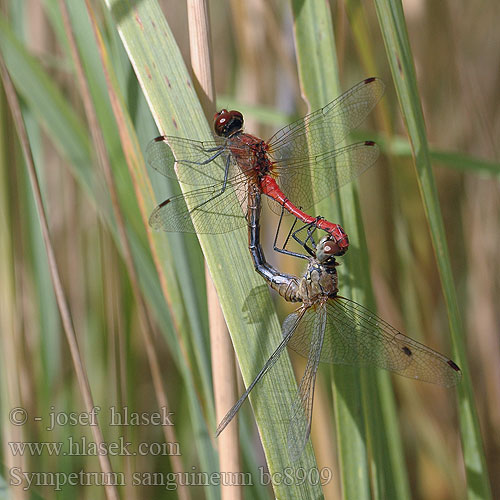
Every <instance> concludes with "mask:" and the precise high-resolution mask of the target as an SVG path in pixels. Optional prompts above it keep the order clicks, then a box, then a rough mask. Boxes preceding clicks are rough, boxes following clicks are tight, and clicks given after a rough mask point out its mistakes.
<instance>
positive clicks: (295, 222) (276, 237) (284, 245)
mask: <svg viewBox="0 0 500 500" xmlns="http://www.w3.org/2000/svg"><path fill="white" fill-rule="evenodd" d="M284 212H285V207H284V206H282V207H281V215H280V220H279V222H278V228H277V229H276V234H275V235H274V243H273V248H274V250H275V251H276V252H279V253H282V254H284V255H292V256H293V257H299V258H300V259H308V257H307V255H303V254H301V253H297V252H292V251H291V250H287V249H286V246H287V245H288V241H289V240H290V235H291V234H292V231H293V229H294V227H295V224H297V221H298V219H297V218H295V220H294V222H293V224H292V227H291V228H290V231H289V232H288V236H287V237H286V239H285V242H284V243H283V246H282V247H281V248H280V247H278V245H277V241H278V234H279V231H280V227H281V221H282V220H283V214H284Z"/></svg>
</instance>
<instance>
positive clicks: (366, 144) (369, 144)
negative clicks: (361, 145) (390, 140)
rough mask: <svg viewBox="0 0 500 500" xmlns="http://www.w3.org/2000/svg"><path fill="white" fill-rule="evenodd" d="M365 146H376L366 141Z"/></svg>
mask: <svg viewBox="0 0 500 500" xmlns="http://www.w3.org/2000/svg"><path fill="white" fill-rule="evenodd" d="M365 146H375V143H374V142H373V141H365Z"/></svg>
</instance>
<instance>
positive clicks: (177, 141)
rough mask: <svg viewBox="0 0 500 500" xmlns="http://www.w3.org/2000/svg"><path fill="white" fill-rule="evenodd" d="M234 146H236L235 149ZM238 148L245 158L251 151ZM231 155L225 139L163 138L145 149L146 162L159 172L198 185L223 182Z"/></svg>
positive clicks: (157, 139)
mask: <svg viewBox="0 0 500 500" xmlns="http://www.w3.org/2000/svg"><path fill="white" fill-rule="evenodd" d="M235 147H236V146H233V149H234V148H235ZM237 148H238V150H239V151H238V153H239V154H240V155H241V156H242V157H244V156H245V154H246V153H247V152H248V151H247V150H248V148H245V146H243V145H240V146H237ZM242 148H244V151H243V150H241V149H242ZM228 156H229V150H228V149H227V147H226V139H224V138H221V137H214V140H213V141H203V142H202V141H192V140H190V139H184V138H182V137H173V136H160V137H157V138H156V139H153V140H152V141H151V142H150V143H149V144H148V146H147V149H146V158H147V161H148V163H149V164H150V165H151V166H152V167H153V168H154V169H155V170H156V171H157V172H159V173H160V174H162V175H164V176H165V177H169V178H170V179H178V180H179V181H181V182H183V183H184V184H191V185H196V186H208V185H212V184H217V183H219V182H222V181H223V179H224V173H225V168H226V162H227V159H228ZM175 166H176V168H174V167H175ZM233 173H234V171H233Z"/></svg>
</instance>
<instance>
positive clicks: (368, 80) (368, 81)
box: [365, 76, 375, 83]
mask: <svg viewBox="0 0 500 500" xmlns="http://www.w3.org/2000/svg"><path fill="white" fill-rule="evenodd" d="M374 80H375V77H374V76H372V77H371V78H366V79H365V83H372V82H373V81H374Z"/></svg>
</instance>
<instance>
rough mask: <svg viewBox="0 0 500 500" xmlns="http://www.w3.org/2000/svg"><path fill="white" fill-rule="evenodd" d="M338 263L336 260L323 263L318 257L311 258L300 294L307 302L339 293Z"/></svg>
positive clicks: (300, 287) (301, 283)
mask: <svg viewBox="0 0 500 500" xmlns="http://www.w3.org/2000/svg"><path fill="white" fill-rule="evenodd" d="M336 265H337V263H336V262H335V261H333V262H329V263H327V264H323V263H321V262H319V261H318V260H317V259H311V260H310V262H309V265H308V266H307V270H306V272H305V274H304V276H303V278H302V279H301V281H300V286H299V294H300V296H301V297H302V301H303V302H304V303H305V304H307V303H312V302H316V301H318V299H320V298H321V297H324V298H327V297H334V296H335V295H336V294H337V292H338V288H337V284H338V276H337V270H336V269H335V267H336Z"/></svg>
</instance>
